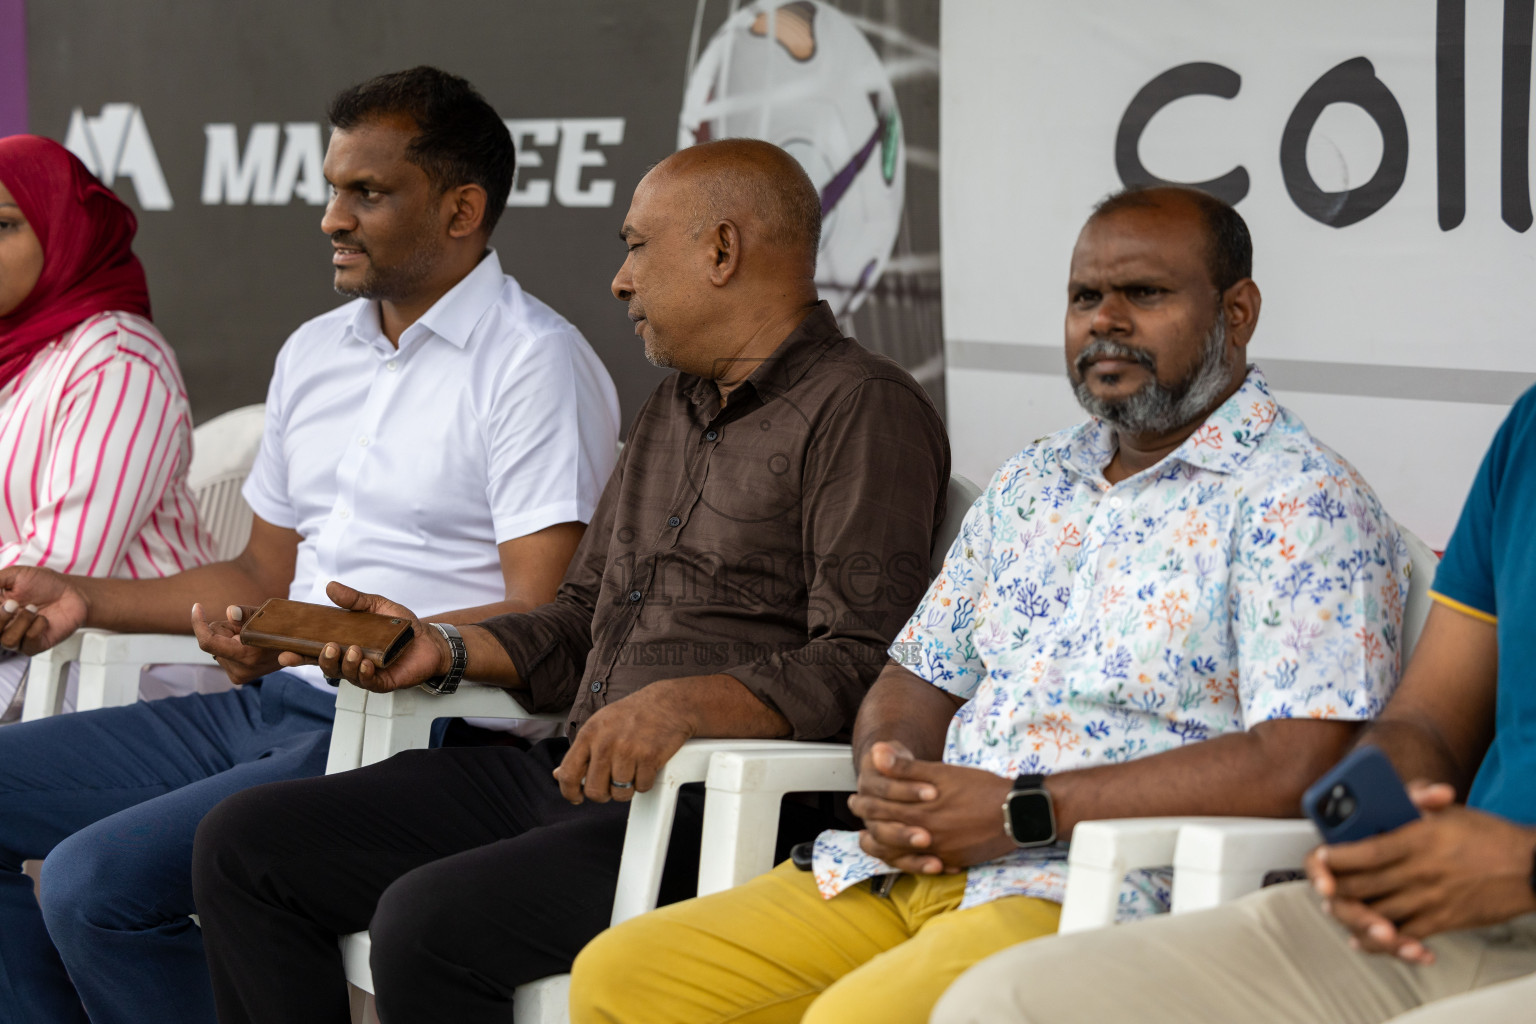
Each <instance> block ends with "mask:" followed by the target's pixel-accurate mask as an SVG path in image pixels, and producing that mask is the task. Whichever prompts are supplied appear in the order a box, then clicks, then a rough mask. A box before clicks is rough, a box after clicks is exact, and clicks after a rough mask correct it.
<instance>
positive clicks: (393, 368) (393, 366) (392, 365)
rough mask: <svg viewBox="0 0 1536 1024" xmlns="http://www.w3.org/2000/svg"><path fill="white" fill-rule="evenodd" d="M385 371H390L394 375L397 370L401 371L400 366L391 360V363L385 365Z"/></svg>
mask: <svg viewBox="0 0 1536 1024" xmlns="http://www.w3.org/2000/svg"><path fill="white" fill-rule="evenodd" d="M384 369H386V370H388V371H389V372H390V373H394V372H395V371H396V370H398V369H400V364H399V363H397V362H395V361H394V360H393V359H391V360H390V361H389V362H387V363H385V364H384Z"/></svg>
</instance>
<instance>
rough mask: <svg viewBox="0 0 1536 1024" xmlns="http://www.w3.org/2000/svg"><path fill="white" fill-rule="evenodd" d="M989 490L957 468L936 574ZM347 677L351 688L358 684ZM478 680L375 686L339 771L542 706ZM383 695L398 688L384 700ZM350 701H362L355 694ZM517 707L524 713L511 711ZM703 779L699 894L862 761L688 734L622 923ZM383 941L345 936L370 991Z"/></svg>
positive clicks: (551, 1005)
mask: <svg viewBox="0 0 1536 1024" xmlns="http://www.w3.org/2000/svg"><path fill="white" fill-rule="evenodd" d="M980 494H981V489H980V488H979V487H977V486H976V485H975V484H974V483H972V482H971V481H969V480H967V479H966V478H965V477H963V476H958V475H957V476H952V477H951V478H950V481H949V488H948V492H947V502H946V512H945V516H944V520H943V522H942V523H941V524H940V526H939V529H938V531H937V534H936V541H935V544H934V547H933V551H932V553H931V567H932V572H933V574H934V575H937V574H938V570H939V568H940V567H941V566H942V565H943V563H944V555H945V553H946V552H947V551H948V550H949V546H950V542H951V541H952V540H953V539H954V538H955V536H956V535H957V534H958V533H959V532H960V524H961V522H962V521H963V520H964V518H965V514H966V512H968V511H970V508H971V505H972V504H973V503H974V502H975V500H976V498H977V497H978V496H979V495H980ZM342 686H343V688H347V684H346V683H343V684H342ZM351 689H353V690H356V692H357V693H359V694H360V693H362V692H363V691H361V690H357V688H355V687H352V688H351ZM466 689H467V687H465V686H461V687H460V688H459V693H456V694H453V695H452V696H450V697H447V698H442V697H433V696H432V695H431V694H427V693H424V692H419V691H417V690H416V689H415V688H412V690H410V691H396V692H394V693H390V694H374V693H369V694H367V695H366V701H365V706H364V709H363V710H362V711H361V712H358V711H356V710H353V711H349V713H348V718H347V721H346V722H345V724H344V725H343V726H342V728H343V730H344V732H343V734H341V735H340V738H339V743H340V747H338V734H336V733H333V734H332V740H331V757H330V764H329V765H328V766H327V768H326V771H327V773H330V772H333V771H338V770H344V768H343V766H347V767H350V766H351V765H352V763H353V761H352V759H353V758H354V757H356V758H357V759H358V763H361V764H371V763H373V760H375V759H377V757H386V756H389V754H392V753H395V752H397V751H399V750H404V749H407V746H425V745H426V738H427V734H428V732H429V731H430V728H431V722H432V719H434V718H442V717H445V716H448V717H462V716H474V717H490V718H495V717H501V718H511V717H527V718H533V717H541V716H534V715H530V714H528V713H527V712H525V711H523V709H522V706H521V705H520V704H518V703H517V701H516V700H515V699H514V698H513V697H512V695H511V694H509V693H507V692H506V691H504V690H499V689H498V690H497V692H495V693H492V694H486V693H481V692H477V691H486V690H491V689H496V688H492V687H480V686H477V687H475V688H474V689H473V690H471V691H470V692H471V693H472V694H474V695H473V696H471V697H469V698H468V700H467V701H465V702H458V701H457V700H456V699H457V698H458V697H459V695H460V694H463V693H465V691H466ZM380 697H385V698H390V699H389V700H387V701H379V700H378V698H380ZM402 698H403V699H402ZM349 700H351V701H352V702H353V703H355V697H349ZM376 702H377V704H376ZM470 702H473V704H471V703H470ZM376 706H377V707H378V708H379V711H378V713H375V707H376ZM514 709H515V710H516V711H518V712H521V714H517V715H513V714H509V713H508V712H509V711H512V710H514ZM339 713H340V712H339V704H338V715H339ZM544 717H547V716H544ZM395 719H400V720H402V721H395ZM386 737H387V738H386ZM354 751H355V753H354ZM370 755H376V757H370ZM691 782H703V783H704V784H705V794H706V795H705V801H704V822H703V841H702V846H701V856H700V863H699V889H698V892H699V895H701V896H704V895H709V894H710V893H714V892H719V891H721V890H723V889H728V888H730V887H731V886H733V885H737V884H740V883H741V882H744V881H746V880H747V879H749V878H752V877H755V876H756V875H759V874H762V873H763V872H764V871H767V870H768V869H769V868H770V867H772V866H773V865H772V860H773V850H774V843H775V839H776V838H777V833H778V819H779V806H780V800H781V799H782V798H783V796H784V794H786V793H798V792H810V791H821V792H847V791H850V790H852V789H853V788H854V766H853V759H852V753H851V750H850V748H849V747H848V745H847V744H843V743H799V742H795V741H792V740H729V739H711V740H689V741H688V742H686V743H684V744H683V746H682V749H680V750H679V751H678V752H677V753H676V754H674V755H673V756H672V759H671V760H670V761H668V762H667V763H666V765H665V766H664V767H663V769H662V771H661V773H660V774H659V776H658V778H657V780H656V783H655V785H653V786H652V787H651V789H650V790H649V791H648V792H645V793H637V794H635V797H634V800H633V802H632V803H631V805H630V812H629V823H628V825H627V827H626V828H625V831H624V849H623V852H622V854H621V857H620V861H619V877H618V883H617V889H616V891H615V894H614V901H613V916H612V917H611V919H610V922H611V923H612V924H620V923H622V922H624V921H627V920H629V919H630V918H632V917H636V916H638V915H640V914H643V913H645V912H646V911H649V910H654V909H655V907H656V899H657V895H658V893H659V892H660V890H661V874H662V868H663V866H664V864H665V862H666V856H667V841H668V839H669V838H670V836H671V832H672V823H673V820H674V819H675V817H676V814H677V795H678V791H679V790H680V789H681V788H682V787H683V786H684V785H686V784H688V783H691ZM371 948H372V947H371V942H370V939H369V935H368V933H367V932H366V931H363V932H354V933H353V934H351V935H344V936H342V937H341V950H342V962H343V964H344V966H345V970H346V975H347V981H348V982H350V983H351V984H352V985H353V986H354V988H356V989H358V990H360V991H362V992H367V993H371V992H372V991H373V972H372V971H371V970H370V968H369V965H368V955H369V952H370V950H371ZM570 985H571V979H570V975H568V974H560V975H555V976H553V977H549V978H542V979H540V980H538V981H535V982H531V983H529V984H527V985H522V986H519V987H518V989H517V992H516V993H515V994H514V998H513V1015H514V1016H515V1017H516V1019H517V1020H519V1021H526V1022H534V1024H566V1021H567V1019H568V1018H567V1005H568V997H569V992H570ZM363 1002H364V1001H363V1000H360V999H356V998H354V1000H353V1013H354V1019H355V1020H358V1021H361V1020H363V1019H364V1018H363V1013H364V1012H365V1011H364V1006H363Z"/></svg>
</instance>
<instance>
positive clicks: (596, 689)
mask: <svg viewBox="0 0 1536 1024" xmlns="http://www.w3.org/2000/svg"><path fill="white" fill-rule="evenodd" d="M587 689H589V690H591V691H592V692H593V693H602V692H603V681H602V680H601V679H594V680H592V685H591V686H589V687H587Z"/></svg>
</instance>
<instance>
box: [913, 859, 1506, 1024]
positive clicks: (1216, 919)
mask: <svg viewBox="0 0 1536 1024" xmlns="http://www.w3.org/2000/svg"><path fill="white" fill-rule="evenodd" d="M1427 944H1428V946H1429V947H1430V948H1431V949H1433V950H1434V952H1435V957H1436V962H1435V963H1434V964H1433V965H1431V966H1429V967H1415V966H1413V965H1410V964H1407V963H1404V962H1403V961H1401V960H1398V959H1396V958H1393V957H1386V956H1370V955H1366V954H1363V953H1357V952H1355V951H1353V950H1351V949H1350V948H1349V946H1348V935H1347V934H1346V933H1345V931H1344V929H1343V928H1341V927H1340V926H1339V925H1338V924H1337V923H1336V922H1334V920H1333V919H1332V918H1330V917H1328V916H1327V915H1326V914H1324V913H1323V912H1322V909H1321V906H1320V901H1319V898H1318V897H1317V895H1316V894H1315V893H1313V892H1312V890H1311V887H1310V886H1309V885H1307V883H1305V882H1296V883H1292V884H1290V885H1279V886H1274V887H1272V888H1269V889H1264V890H1262V891H1260V892H1257V893H1255V894H1253V895H1252V896H1249V897H1246V898H1244V899H1241V900H1238V901H1236V902H1234V903H1231V904H1228V905H1227V906H1224V907H1220V908H1218V909H1216V910H1208V911H1204V912H1202V913H1197V914H1181V915H1179V916H1177V917H1158V918H1153V919H1151V920H1146V921H1141V922H1138V923H1136V924H1130V925H1124V926H1121V927H1117V928H1105V929H1102V930H1100V931H1094V932H1084V933H1081V934H1075V935H1066V936H1057V937H1055V938H1052V939H1049V940H1047V941H1045V942H1032V943H1030V944H1029V945H1028V946H1020V947H1017V948H1014V949H1009V950H1005V951H1004V952H1002V953H999V954H997V955H996V956H992V957H989V958H988V959H987V960H985V961H983V962H982V963H980V964H978V965H977V966H976V967H974V968H972V969H971V970H969V971H967V972H966V973H965V974H964V975H963V976H962V977H961V978H960V980H959V981H957V982H956V983H955V985H954V986H953V987H952V988H951V989H950V990H949V991H948V992H947V993H945V995H944V997H943V998H942V999H941V1000H940V1001H939V1003H938V1005H937V1006H936V1007H935V1008H934V1012H933V1024H982V1022H985V1024H1005V1022H1008V1024H1069V1022H1071V1024H1077V1022H1082V1021H1100V1020H1102V1021H1119V1020H1123V1021H1131V1020H1134V1021H1137V1022H1138V1024H1236V1022H1242V1024H1248V1022H1255V1024H1383V1022H1386V1021H1392V1022H1394V1024H1504V1022H1506V1021H1522V1020H1536V973H1533V972H1536V914H1531V915H1526V916H1525V917H1520V918H1516V919H1515V920H1513V921H1511V922H1510V923H1509V924H1506V925H1500V926H1497V927H1493V928H1482V929H1477V930H1475V931H1465V932H1454V933H1450V934H1446V935H1440V936H1436V937H1434V938H1432V939H1430V940H1429V942H1428V943H1427Z"/></svg>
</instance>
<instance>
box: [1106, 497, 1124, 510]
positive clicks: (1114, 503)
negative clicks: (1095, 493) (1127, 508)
mask: <svg viewBox="0 0 1536 1024" xmlns="http://www.w3.org/2000/svg"><path fill="white" fill-rule="evenodd" d="M1124 504H1125V502H1123V501H1121V500H1120V499H1119V498H1110V499H1109V507H1110V508H1119V507H1120V506H1121V505H1124Z"/></svg>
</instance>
